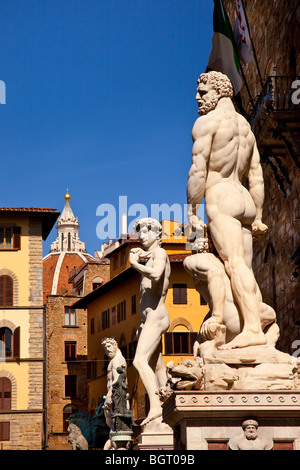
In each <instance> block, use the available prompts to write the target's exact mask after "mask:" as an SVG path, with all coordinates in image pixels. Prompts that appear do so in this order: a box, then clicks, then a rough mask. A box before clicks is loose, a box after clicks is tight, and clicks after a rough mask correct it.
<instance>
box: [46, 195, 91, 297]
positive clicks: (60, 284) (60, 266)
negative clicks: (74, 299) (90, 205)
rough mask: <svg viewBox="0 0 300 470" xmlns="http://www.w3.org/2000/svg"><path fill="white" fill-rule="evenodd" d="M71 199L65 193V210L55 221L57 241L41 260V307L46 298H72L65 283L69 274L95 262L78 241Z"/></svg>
mask: <svg viewBox="0 0 300 470" xmlns="http://www.w3.org/2000/svg"><path fill="white" fill-rule="evenodd" d="M70 199H71V196H70V195H69V193H68V190H67V193H66V195H65V206H64V209H63V211H62V213H61V215H60V217H59V218H58V219H57V225H56V229H57V238H56V240H55V241H54V242H53V243H51V248H50V252H49V253H48V255H46V256H45V257H44V258H43V295H44V303H45V302H46V301H47V295H72V285H71V284H69V282H68V281H69V275H70V273H71V271H73V269H75V268H78V267H79V266H81V265H82V264H83V263H87V262H90V261H95V258H94V257H93V256H91V255H89V254H88V253H87V252H86V249H85V243H84V242H82V241H81V240H80V239H79V237H78V232H79V224H78V218H77V217H75V216H74V214H73V211H72V209H71V206H70Z"/></svg>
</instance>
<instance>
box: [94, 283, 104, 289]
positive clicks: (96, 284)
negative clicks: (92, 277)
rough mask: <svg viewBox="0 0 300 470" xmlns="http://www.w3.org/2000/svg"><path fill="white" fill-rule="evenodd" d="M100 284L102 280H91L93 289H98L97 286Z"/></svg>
mask: <svg viewBox="0 0 300 470" xmlns="http://www.w3.org/2000/svg"><path fill="white" fill-rule="evenodd" d="M101 284H102V282H93V284H92V289H93V290H95V289H98V287H100V286H101Z"/></svg>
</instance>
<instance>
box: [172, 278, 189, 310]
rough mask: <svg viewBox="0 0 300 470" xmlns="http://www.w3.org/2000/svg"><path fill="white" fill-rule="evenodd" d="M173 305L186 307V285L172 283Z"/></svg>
mask: <svg viewBox="0 0 300 470" xmlns="http://www.w3.org/2000/svg"><path fill="white" fill-rule="evenodd" d="M172 288H173V304H174V305H187V303H188V302H187V284H183V283H174V284H173V286H172Z"/></svg>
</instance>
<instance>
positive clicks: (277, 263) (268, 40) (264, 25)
mask: <svg viewBox="0 0 300 470" xmlns="http://www.w3.org/2000/svg"><path fill="white" fill-rule="evenodd" d="M244 3H245V6H246V9H247V14H248V19H249V25H250V29H251V33H252V37H253V42H254V46H255V50H256V55H257V59H258V64H259V68H260V71H261V74H262V77H263V78H264V79H266V78H267V77H268V76H271V75H276V76H291V77H295V76H299V75H300V48H299V37H300V4H299V1H298V0H244ZM223 4H224V7H225V9H226V11H227V13H228V16H229V18H230V21H231V24H232V26H233V25H234V21H235V0H223ZM274 67H275V68H274ZM243 70H244V72H245V75H246V79H247V82H248V86H249V88H250V91H251V95H252V98H253V99H255V98H256V96H257V95H258V94H259V93H260V92H261V84H260V80H259V76H258V72H257V67H256V65H255V63H251V64H248V65H247V66H244V67H243ZM242 100H243V105H244V108H245V109H246V110H248V111H249V110H250V106H249V105H248V104H249V97H248V93H247V91H246V88H245V87H244V88H243V90H242ZM299 106H300V105H299ZM296 135H297V134H296ZM298 137H299V134H298V135H297V138H298ZM298 144H299V141H298ZM266 151H267V152H268V148H266ZM280 161H281V165H282V168H280V167H279V166H278V165H277V163H276V162H275V161H274V159H273V160H272V162H273V164H274V165H273V168H272V166H271V164H270V160H267V161H266V162H264V161H262V167H263V173H264V181H265V203H264V208H263V214H264V215H263V221H264V222H265V223H266V224H267V225H268V227H269V231H268V233H267V235H266V236H265V237H263V238H262V239H261V240H259V241H257V242H255V243H254V259H253V269H254V271H255V276H256V279H257V281H258V284H259V286H260V288H261V291H262V295H263V299H264V301H266V302H267V303H268V304H270V305H272V306H273V307H274V308H275V310H276V312H277V320H278V324H279V327H280V331H281V334H280V339H279V342H278V348H279V349H281V350H283V351H286V352H288V353H290V354H293V353H295V352H296V350H297V349H299V345H298V344H297V341H299V340H300V329H299V326H297V325H295V321H296V320H298V319H300V309H299V305H300V283H299V280H300V271H298V273H299V276H298V277H294V276H293V273H294V272H295V267H296V266H295V260H292V259H291V257H292V255H293V253H294V252H295V250H296V249H297V248H299V249H300V236H299V233H300V227H299V222H300V210H299V192H300V191H299V190H300V170H299V153H298V156H297V157H296V159H294V158H291V155H290V154H289V152H288V151H286V152H285V154H284V156H283V157H281V158H280ZM274 166H275V170H276V171H275V173H274ZM276 173H277V174H276Z"/></svg>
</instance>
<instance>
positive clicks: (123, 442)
mask: <svg viewBox="0 0 300 470" xmlns="http://www.w3.org/2000/svg"><path fill="white" fill-rule="evenodd" d="M132 434H133V432H131V431H117V432H113V431H112V432H110V439H111V446H112V449H114V450H130V449H131V443H132Z"/></svg>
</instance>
